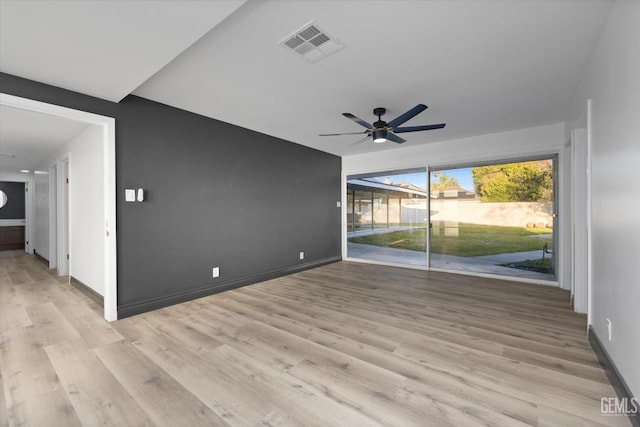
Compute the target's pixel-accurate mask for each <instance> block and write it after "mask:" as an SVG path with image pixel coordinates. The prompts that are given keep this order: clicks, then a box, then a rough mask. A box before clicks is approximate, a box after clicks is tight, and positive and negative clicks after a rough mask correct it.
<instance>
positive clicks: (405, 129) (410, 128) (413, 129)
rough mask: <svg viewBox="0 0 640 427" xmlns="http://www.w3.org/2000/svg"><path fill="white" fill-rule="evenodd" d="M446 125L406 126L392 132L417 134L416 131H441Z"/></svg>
mask: <svg viewBox="0 0 640 427" xmlns="http://www.w3.org/2000/svg"><path fill="white" fill-rule="evenodd" d="M446 125H447V124H446V123H439V124H437V125H424V126H406V127H403V128H395V129H394V130H393V131H394V132H395V133H403V132H418V131H421V130H433V129H442V128H443V127H445V126H446Z"/></svg>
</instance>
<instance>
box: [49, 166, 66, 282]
mask: <svg viewBox="0 0 640 427" xmlns="http://www.w3.org/2000/svg"><path fill="white" fill-rule="evenodd" d="M69 167H70V164H69V155H68V154H67V155H65V156H64V157H63V158H61V159H60V160H58V161H56V199H55V210H56V223H55V232H56V240H55V251H56V254H57V256H56V259H57V260H58V261H57V262H58V275H59V276H66V275H68V274H70V272H71V268H70V267H69V256H68V255H69V254H70V253H71V249H70V247H69V244H70V239H69V236H70V235H71V221H70V220H69V215H70V212H69V206H70V203H69V186H68V183H67V180H68V178H69ZM52 210H53V209H50V210H49V212H51V211H52ZM49 235H50V236H51V233H49Z"/></svg>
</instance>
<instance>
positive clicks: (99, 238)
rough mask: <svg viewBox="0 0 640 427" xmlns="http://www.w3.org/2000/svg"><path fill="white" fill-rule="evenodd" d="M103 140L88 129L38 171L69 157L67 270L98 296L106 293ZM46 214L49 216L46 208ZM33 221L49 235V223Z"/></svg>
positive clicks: (95, 130)
mask: <svg viewBox="0 0 640 427" xmlns="http://www.w3.org/2000/svg"><path fill="white" fill-rule="evenodd" d="M103 138H104V135H103V131H102V128H101V127H100V126H97V125H91V126H88V127H87V129H85V130H84V131H83V132H81V133H80V134H78V135H77V136H76V137H75V138H74V139H73V140H71V141H70V142H69V143H68V144H67V145H65V146H64V147H63V148H61V149H60V150H58V151H57V152H56V153H55V154H54V155H53V156H51V157H50V158H49V159H48V160H47V161H45V162H44V163H42V164H41V165H39V166H38V168H37V169H38V170H43V171H48V170H49V168H50V167H52V166H54V165H55V164H56V161H57V160H61V159H62V158H64V157H66V156H67V155H68V157H69V169H70V171H69V172H70V174H69V181H70V184H69V224H70V227H69V228H70V230H69V231H70V235H69V258H70V263H69V269H70V270H69V271H70V274H71V275H72V276H73V277H74V278H76V279H77V280H79V281H81V282H82V283H84V284H85V285H87V286H88V287H90V288H91V289H93V290H94V291H96V292H97V293H99V294H100V295H104V290H105V288H104V286H105V283H104V262H103V260H104V235H103V232H104V229H105V225H104V223H103V218H104V212H105V206H104V200H105V195H104V188H105V186H104V147H103ZM46 211H47V214H48V213H49V209H47V210H46ZM40 213H41V214H44V212H40ZM35 222H36V223H37V224H40V225H41V226H42V227H44V226H45V224H46V230H47V233H48V230H49V226H48V224H49V223H48V220H47V221H46V222H45V221H44V220H43V218H37V219H36V221H35ZM41 231H42V232H44V229H43V230H41ZM38 246H39V244H38ZM38 252H40V250H39V249H38Z"/></svg>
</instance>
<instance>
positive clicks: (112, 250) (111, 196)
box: [0, 94, 118, 321]
mask: <svg viewBox="0 0 640 427" xmlns="http://www.w3.org/2000/svg"><path fill="white" fill-rule="evenodd" d="M0 104H2V105H6V106H9V107H13V108H19V109H24V110H29V111H35V112H39V113H44V114H50V115H53V116H58V117H63V118H68V119H72V120H76V121H80V122H84V123H87V124H92V125H97V126H98V127H99V129H100V132H101V135H102V151H103V153H104V156H103V159H104V161H103V170H104V180H103V182H104V184H103V188H101V189H100V193H101V194H103V197H104V199H103V201H104V203H103V206H104V209H103V211H102V214H101V217H102V218H101V221H100V222H101V223H102V224H103V226H104V229H103V230H102V236H103V238H102V245H103V249H104V250H103V253H104V256H103V257H101V258H102V260H101V261H102V263H103V266H104V269H103V270H102V271H103V272H104V289H105V292H104V318H105V319H106V320H107V321H113V320H116V319H117V316H118V314H117V269H116V186H115V184H116V179H115V176H116V169H115V119H113V118H111V117H106V116H100V115H97V114H93V113H88V112H84V111H79V110H74V109H71V108H66V107H61V106H57V105H52V104H47V103H44V102H40V101H35V100H32V99H26V98H20V97H17V96H13V95H7V94H0ZM56 168H57V171H56V172H57V174H58V175H57V178H56V179H57V181H58V182H57V186H58V187H59V185H60V182H59V181H60V179H59V174H60V167H59V165H56ZM62 168H66V169H67V171H66V172H68V165H66V166H64V165H63V166H62ZM65 181H66V179H65ZM67 199H68V197H67ZM66 215H69V213H68V209H67V214H66ZM57 220H60V218H57ZM69 220H70V221H68V220H66V229H67V230H68V228H69V222H73V218H72V217H70V218H69ZM63 221H64V220H63ZM58 222H59V221H58ZM68 249H69V242H68V240H67V245H66V251H63V252H64V253H65V254H66V253H68ZM56 252H57V250H56V251H52V252H51V253H52V254H53V253H56ZM57 258H58V259H57V260H56V261H57V263H58V264H60V261H61V260H60V258H61V257H60V256H59V255H58V256H57ZM97 261H98V262H99V260H97ZM66 268H67V271H68V269H69V265H67V266H66Z"/></svg>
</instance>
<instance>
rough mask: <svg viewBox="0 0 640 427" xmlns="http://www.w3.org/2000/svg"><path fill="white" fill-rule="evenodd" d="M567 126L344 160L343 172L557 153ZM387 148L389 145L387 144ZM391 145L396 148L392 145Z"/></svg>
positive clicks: (400, 149) (441, 143) (476, 138)
mask: <svg viewBox="0 0 640 427" xmlns="http://www.w3.org/2000/svg"><path fill="white" fill-rule="evenodd" d="M564 139H565V137H564V123H557V124H554V125H548V126H539V127H534V128H529V129H520V130H515V131H509V132H501V133H494V134H489V135H480V136H473V137H469V138H462V139H456V140H451V141H440V142H434V143H431V144H424V145H420V146H417V147H406V148H404V147H402V148H397V149H394V150H384V151H379V152H375V153H367V154H359V155H353V156H344V157H343V158H342V171H343V173H345V174H355V173H364V172H373V171H385V170H390V169H401V168H407V167H418V166H426V165H428V166H449V165H456V164H460V163H469V162H478V161H485V160H499V159H511V158H515V157H522V156H529V155H538V154H550V153H557V152H559V151H560V149H561V148H562V146H563V143H564ZM385 144H387V143H385ZM388 144H392V143H390V142H388Z"/></svg>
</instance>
